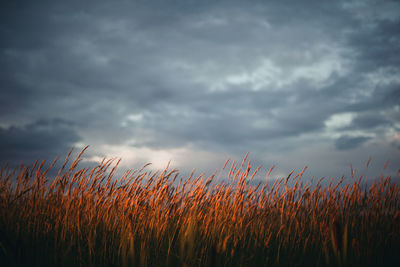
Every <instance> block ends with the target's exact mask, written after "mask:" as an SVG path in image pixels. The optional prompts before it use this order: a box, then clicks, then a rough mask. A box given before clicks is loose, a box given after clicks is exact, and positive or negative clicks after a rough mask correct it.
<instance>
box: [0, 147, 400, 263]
mask: <svg viewBox="0 0 400 267" xmlns="http://www.w3.org/2000/svg"><path fill="white" fill-rule="evenodd" d="M84 150H85V149H84ZM84 150H82V151H81V153H80V154H79V155H78V156H77V158H76V159H75V160H73V161H72V162H70V154H71V152H70V153H69V154H68V156H67V158H66V159H65V162H64V164H63V165H62V166H61V168H60V169H59V171H58V174H56V175H53V176H51V175H50V174H49V173H51V170H52V168H53V167H54V164H55V162H53V163H52V164H50V166H49V167H45V165H46V164H45V161H42V162H39V161H37V162H36V163H35V164H34V165H32V166H24V165H21V166H20V167H19V168H16V169H10V168H8V167H6V166H5V167H3V168H2V169H1V171H0V265H1V264H3V265H4V266H247V265H250V266H385V265H387V266H393V264H394V263H396V262H397V263H399V262H400V253H399V252H400V227H399V226H400V208H399V200H400V187H399V185H397V184H396V183H393V182H391V178H390V177H384V176H381V177H378V178H377V179H376V180H375V181H374V182H373V183H372V184H370V185H366V183H365V182H364V181H363V179H362V178H361V177H360V178H354V177H353V178H352V180H351V182H347V181H346V178H345V177H341V178H340V179H335V178H332V180H331V181H330V183H329V185H328V184H327V185H324V183H322V182H321V180H318V181H316V182H313V181H312V180H310V179H305V178H303V173H304V170H303V171H302V172H300V173H299V174H297V175H295V174H294V173H293V172H292V173H291V174H290V175H289V176H288V177H284V178H282V179H278V180H275V181H274V183H273V184H272V183H267V182H264V183H259V184H254V181H252V179H253V178H254V176H255V175H256V173H257V172H258V171H259V168H257V169H255V170H252V166H251V164H250V162H247V161H246V158H245V159H244V160H243V162H242V163H241V164H236V163H235V162H233V163H232V164H229V165H230V166H231V167H230V168H229V165H228V161H227V163H226V164H225V166H224V168H227V170H228V169H229V173H228V175H227V177H226V179H225V182H216V181H215V173H214V174H213V175H211V176H210V177H204V176H202V175H200V176H197V177H196V176H194V174H193V173H192V174H191V175H190V176H189V177H187V178H185V179H183V178H181V177H179V174H178V172H177V171H176V170H169V169H168V167H167V168H166V169H164V170H161V171H158V172H152V171H149V170H147V166H146V165H145V166H144V167H143V168H141V169H140V170H129V171H127V172H126V173H125V174H124V175H122V176H121V177H117V178H116V177H114V173H115V171H116V168H117V165H118V162H116V161H113V160H106V159H105V160H103V162H101V163H100V164H99V165H98V166H95V167H93V168H80V167H79V162H80V160H81V156H82V153H84ZM268 174H269V173H268Z"/></svg>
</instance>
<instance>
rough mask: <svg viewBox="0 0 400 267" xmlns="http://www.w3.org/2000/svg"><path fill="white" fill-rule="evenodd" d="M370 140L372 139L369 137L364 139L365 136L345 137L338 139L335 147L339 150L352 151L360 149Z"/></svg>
mask: <svg viewBox="0 0 400 267" xmlns="http://www.w3.org/2000/svg"><path fill="white" fill-rule="evenodd" d="M369 139H370V138H369V137H364V136H357V137H352V136H347V135H344V136H341V137H339V138H338V139H336V141H335V147H336V149H338V150H350V149H354V148H358V147H360V146H361V145H363V144H364V143H365V142H367V141H368V140H369Z"/></svg>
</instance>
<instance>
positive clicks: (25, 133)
mask: <svg viewBox="0 0 400 267" xmlns="http://www.w3.org/2000/svg"><path fill="white" fill-rule="evenodd" d="M1 5H2V8H1V11H0V12H1V14H0V15H1V16H0V17H1V19H0V20H1V21H0V25H1V26H0V39H1V40H2V42H1V43H0V73H2V74H1V75H0V86H1V92H2V97H1V98H0V122H1V124H0V126H1V129H0V134H1V140H0V143H1V147H2V152H1V158H0V159H1V161H5V160H20V159H25V160H29V158H34V157H39V156H44V157H49V155H53V154H58V153H59V154H61V155H63V154H65V153H66V152H67V151H68V149H67V148H69V147H70V146H71V145H78V146H79V145H82V144H90V145H92V148H91V150H89V155H88V157H89V158H92V159H95V158H96V157H102V156H104V155H110V156H119V157H122V158H128V159H126V160H125V165H126V166H131V165H132V164H136V161H143V162H146V161H157V163H156V165H157V166H158V165H160V164H164V162H166V161H168V159H173V162H174V160H175V164H176V166H178V167H181V168H183V169H187V168H192V167H198V165H197V164H200V165H201V166H204V168H207V166H210V167H209V168H213V167H218V166H216V165H217V164H221V162H222V163H223V162H224V160H225V159H226V157H228V156H231V157H236V158H240V157H241V156H242V155H244V153H245V152H247V151H250V152H251V153H252V157H253V158H255V159H258V160H259V161H260V162H262V163H264V164H266V165H270V164H273V163H275V164H278V165H280V166H282V169H283V170H284V171H288V169H289V168H291V166H293V167H296V168H300V167H302V166H300V165H301V164H304V165H305V164H307V165H310V166H311V167H312V168H310V169H311V170H312V171H313V174H318V175H340V174H341V172H342V170H341V168H343V166H347V164H348V161H358V160H359V159H357V157H364V156H365V159H364V158H363V159H362V160H366V159H367V158H368V156H369V155H371V156H372V157H374V156H377V157H378V156H383V157H385V158H386V157H388V158H393V160H394V163H393V167H392V168H393V170H395V168H396V167H397V168H398V167H399V163H400V162H399V160H397V159H399V158H400V157H399V156H400V152H399V145H398V134H399V131H400V115H399V114H400V106H399V103H400V79H399V77H400V76H399V74H400V34H399V30H398V28H399V26H400V5H399V3H398V2H395V1H393V2H392V1H385V2H384V3H378V2H374V1H351V2H349V1H343V2H341V1H302V2H298V1H291V2H290V3H288V2H285V3H281V1H269V2H265V1H254V2H252V3H251V4H249V3H248V2H245V1H218V2H216V1H200V2H192V1H144V2H143V1H112V2H110V1H93V2H92V1H85V2H84V3H83V2H82V1H64V2H55V1H40V2H35V4H33V3H25V2H24V1H8V2H7V1H5V2H3V3H2V4H1ZM46 141H48V142H46ZM343 153H346V154H343ZM134 155H136V156H134ZM160 155H162V156H160ZM315 155H319V156H318V157H317V156H315ZM299 157H300V158H299ZM354 158H356V159H354ZM279 159H280V160H281V161H283V162H276V160H279ZM300 159H301V160H300ZM385 160H386V159H385ZM378 161H379V160H378ZM160 162H161V163H160ZM329 162H337V164H331V165H330V164H329ZM219 166H220V165H219ZM268 167H269V166H268ZM323 173H325V174H323Z"/></svg>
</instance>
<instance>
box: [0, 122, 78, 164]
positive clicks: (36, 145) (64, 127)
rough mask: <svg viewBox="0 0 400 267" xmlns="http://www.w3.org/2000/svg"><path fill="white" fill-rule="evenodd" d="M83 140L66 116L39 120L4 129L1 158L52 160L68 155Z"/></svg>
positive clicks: (1, 140)
mask: <svg viewBox="0 0 400 267" xmlns="http://www.w3.org/2000/svg"><path fill="white" fill-rule="evenodd" d="M79 140H80V137H79V135H78V134H77V133H76V131H75V129H74V125H73V124H72V123H71V122H68V121H65V120H62V119H52V120H38V121H35V122H32V123H30V124H28V125H25V126H23V127H15V126H11V127H9V128H0V161H1V163H2V164H4V163H5V162H8V161H10V162H11V163H13V161H21V160H24V161H26V162H27V163H29V161H33V160H35V159H37V158H41V159H49V160H52V159H53V158H54V157H56V156H62V155H64V154H65V153H66V152H67V151H68V150H69V149H71V148H72V146H73V144H74V143H75V142H77V141H79Z"/></svg>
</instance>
